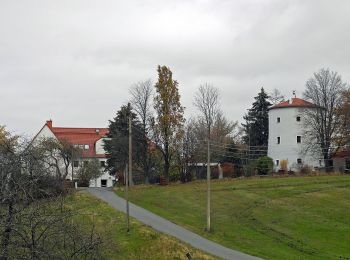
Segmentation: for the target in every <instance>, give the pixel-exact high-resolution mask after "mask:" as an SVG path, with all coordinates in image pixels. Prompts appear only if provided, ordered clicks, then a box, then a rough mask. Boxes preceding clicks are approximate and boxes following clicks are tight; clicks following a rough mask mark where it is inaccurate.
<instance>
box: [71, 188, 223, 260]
mask: <svg viewBox="0 0 350 260" xmlns="http://www.w3.org/2000/svg"><path fill="white" fill-rule="evenodd" d="M66 206H67V207H69V208H72V209H74V210H76V211H77V212H78V213H79V214H77V215H76V219H75V221H79V223H81V225H82V226H83V227H86V229H90V228H91V226H92V223H95V230H96V232H97V233H98V234H99V235H100V237H101V239H102V241H103V243H102V245H101V247H100V251H101V257H102V258H104V259H187V258H186V256H185V254H186V253H187V252H191V254H192V256H193V257H194V259H216V258H214V257H212V256H209V255H207V254H205V253H203V252H201V251H199V250H196V249H194V248H192V247H191V246H189V245H187V244H184V243H182V242H180V241H178V240H177V239H175V238H172V237H170V236H167V235H164V234H161V233H159V232H156V231H154V230H153V229H151V228H150V227H147V226H145V225H143V224H141V223H140V222H138V221H136V220H134V219H132V218H131V222H130V227H131V228H130V232H126V226H125V215H124V214H123V213H121V212H118V211H116V210H114V209H113V208H111V207H110V206H109V205H108V204H107V203H105V202H103V201H101V200H99V199H97V198H95V197H93V196H92V195H90V194H88V193H87V192H78V193H75V194H74V195H71V196H69V197H68V199H67V200H66Z"/></svg>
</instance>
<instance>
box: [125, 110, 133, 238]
mask: <svg viewBox="0 0 350 260" xmlns="http://www.w3.org/2000/svg"><path fill="white" fill-rule="evenodd" d="M128 108H129V124H128V125H129V165H127V167H126V173H127V176H126V178H125V200H126V225H127V231H128V232H129V230H130V224H129V223H130V222H129V196H128V195H129V194H128V189H129V187H128V186H129V183H131V181H130V178H132V139H131V138H132V127H131V109H130V103H129V104H128Z"/></svg>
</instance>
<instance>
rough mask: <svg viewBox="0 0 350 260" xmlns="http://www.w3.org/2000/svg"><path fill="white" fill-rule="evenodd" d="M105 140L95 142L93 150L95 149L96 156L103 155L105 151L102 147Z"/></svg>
mask: <svg viewBox="0 0 350 260" xmlns="http://www.w3.org/2000/svg"><path fill="white" fill-rule="evenodd" d="M105 139H106V138H101V139H100V140H98V141H97V142H96V145H95V149H96V154H105V153H106V151H105V149H104V148H103V146H104V141H103V140H105Z"/></svg>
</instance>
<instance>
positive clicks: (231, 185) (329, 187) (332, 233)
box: [117, 176, 350, 259]
mask: <svg viewBox="0 0 350 260" xmlns="http://www.w3.org/2000/svg"><path fill="white" fill-rule="evenodd" d="M117 193H118V194H119V195H123V192H122V189H120V188H119V190H117ZM129 196H130V199H131V201H132V202H134V203H136V204H138V205H140V206H142V207H144V208H146V209H149V210H150V211H152V212H154V213H156V214H159V215H160V216H163V217H165V218H167V219H169V220H171V221H173V222H175V223H177V224H180V225H182V226H184V227H186V228H188V229H190V230H192V231H194V232H196V233H198V234H200V235H203V236H205V237H207V238H209V239H211V240H213V241H216V242H219V243H220V244H222V245H225V246H227V247H230V248H233V249H238V250H241V251H243V252H246V253H249V254H252V255H256V256H260V257H263V258H266V259H350V176H318V177H291V178H265V179H254V178H253V179H241V180H222V181H218V180H216V181H212V204H211V205H212V211H211V212H212V215H211V219H212V222H211V224H212V231H211V232H210V233H208V232H206V231H205V230H204V229H205V226H206V216H205V214H206V182H205V181H196V182H192V183H187V184H173V185H169V186H158V185H154V186H136V187H133V188H132V189H131V191H130V193H129Z"/></svg>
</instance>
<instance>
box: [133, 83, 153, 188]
mask: <svg viewBox="0 0 350 260" xmlns="http://www.w3.org/2000/svg"><path fill="white" fill-rule="evenodd" d="M130 94H131V104H132V107H133V108H134V110H135V111H136V113H137V115H138V116H139V117H140V119H141V125H142V132H143V133H142V134H143V137H144V139H143V145H142V147H143V152H142V154H143V155H142V157H143V158H142V165H143V172H144V174H145V182H146V183H148V182H149V174H150V169H151V165H152V163H151V156H150V151H149V138H148V131H149V125H150V118H151V115H152V104H151V102H152V97H153V86H152V81H151V80H150V79H148V80H145V81H140V82H138V83H136V84H134V85H133V86H132V87H131V88H130Z"/></svg>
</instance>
